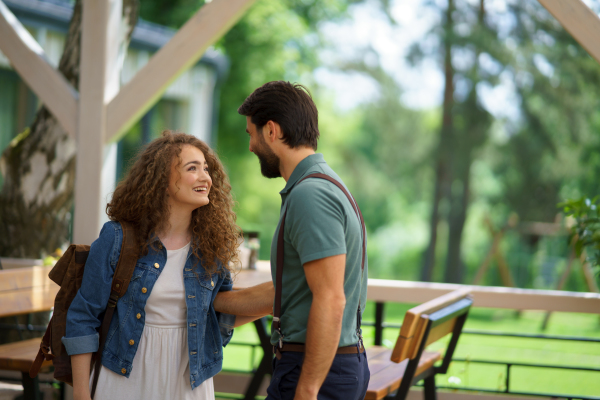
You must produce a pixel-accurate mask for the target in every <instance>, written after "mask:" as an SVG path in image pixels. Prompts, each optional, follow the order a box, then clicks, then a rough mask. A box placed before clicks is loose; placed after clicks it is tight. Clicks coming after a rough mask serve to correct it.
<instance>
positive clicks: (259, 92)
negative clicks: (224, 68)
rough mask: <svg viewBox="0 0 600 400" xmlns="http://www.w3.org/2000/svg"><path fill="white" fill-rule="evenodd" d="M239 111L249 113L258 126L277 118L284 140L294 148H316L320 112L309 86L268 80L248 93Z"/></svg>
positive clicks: (244, 113)
mask: <svg viewBox="0 0 600 400" xmlns="http://www.w3.org/2000/svg"><path fill="white" fill-rule="evenodd" d="M238 113H239V114H241V115H244V116H246V117H250V120H251V121H252V123H253V124H254V125H256V127H257V128H258V129H259V130H261V129H262V128H263V126H265V124H266V123H267V122H268V121H273V122H277V123H278V124H279V126H280V127H281V131H282V133H283V143H285V144H286V145H288V146H289V147H291V148H295V147H312V148H313V149H314V150H316V149H317V140H318V139H319V112H318V111H317V107H316V106H315V103H314V102H313V100H312V97H311V95H310V92H309V91H308V89H306V88H305V87H304V86H302V85H300V84H298V83H295V84H291V83H290V82H284V81H273V82H268V83H265V84H264V85H262V86H261V87H259V88H258V89H256V90H255V91H254V92H253V93H252V94H251V95H250V96H248V98H247V99H246V100H245V101H244V103H243V104H242V105H241V106H240V108H238Z"/></svg>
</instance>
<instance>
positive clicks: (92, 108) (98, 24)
mask: <svg viewBox="0 0 600 400" xmlns="http://www.w3.org/2000/svg"><path fill="white" fill-rule="evenodd" d="M82 6H83V7H82V13H83V14H82V23H81V29H82V31H81V64H80V65H81V72H80V83H79V88H80V106H79V125H78V132H77V149H78V151H77V164H76V169H75V171H76V172H75V220H74V223H73V241H74V242H75V243H87V244H89V243H92V242H93V241H94V240H95V239H96V238H97V237H98V233H99V232H100V221H101V214H102V212H103V210H104V206H105V205H106V202H105V200H106V199H103V198H102V169H103V164H104V159H105V157H104V152H105V150H106V149H105V145H104V143H105V137H106V102H107V97H108V96H110V95H111V94H114V93H115V92H116V89H115V82H114V79H118V74H115V73H114V68H116V67H117V63H118V57H117V56H116V54H118V47H119V39H118V35H115V32H118V31H119V29H120V27H119V25H120V16H121V14H122V1H121V0H83V3H82ZM117 88H118V82H117Z"/></svg>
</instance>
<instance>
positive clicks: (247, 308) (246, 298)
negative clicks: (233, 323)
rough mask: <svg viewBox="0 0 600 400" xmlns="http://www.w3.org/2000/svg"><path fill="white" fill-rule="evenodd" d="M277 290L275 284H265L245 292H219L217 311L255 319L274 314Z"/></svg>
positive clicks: (216, 298)
mask: <svg viewBox="0 0 600 400" xmlns="http://www.w3.org/2000/svg"><path fill="white" fill-rule="evenodd" d="M274 297H275V289H274V287H273V282H265V283H262V284H260V285H256V286H252V287H251V288H248V289H243V290H232V291H228V292H219V293H217V296H216V297H215V301H214V303H213V307H214V308H215V311H217V312H222V313H225V314H232V315H238V316H253V317H254V319H256V318H260V317H262V316H264V315H268V314H271V313H273V299H274Z"/></svg>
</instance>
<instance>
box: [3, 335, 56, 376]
mask: <svg viewBox="0 0 600 400" xmlns="http://www.w3.org/2000/svg"><path fill="white" fill-rule="evenodd" d="M41 341H42V338H34V339H28V340H22V341H20V342H15V343H7V344H3V345H0V369H2V370H10V371H21V372H28V371H29V369H30V368H31V364H32V363H33V360H35V357H36V356H37V354H38V351H39V349H40V342H41ZM49 365H52V362H51V361H46V360H44V362H43V363H42V367H44V366H49Z"/></svg>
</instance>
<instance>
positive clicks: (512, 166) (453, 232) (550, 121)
mask: <svg viewBox="0 0 600 400" xmlns="http://www.w3.org/2000/svg"><path fill="white" fill-rule="evenodd" d="M29 3H32V4H33V3H36V7H31V6H30V5H29V6H28V4H29ZM585 3H586V4H587V5H588V6H589V7H590V8H591V9H592V10H593V11H594V12H595V13H598V12H600V2H598V1H594V0H587V1H586V2H585ZM6 4H7V5H8V6H9V7H10V8H11V10H12V11H13V13H15V15H16V16H17V17H19V18H20V19H21V21H22V23H23V24H24V25H25V26H26V27H27V29H29V30H30V32H32V34H33V35H34V37H36V38H37V39H38V41H39V42H40V43H41V45H42V47H44V48H45V51H46V52H47V54H48V55H49V57H50V58H53V59H54V62H55V63H56V64H58V62H59V60H60V58H61V55H62V54H63V47H64V40H65V35H66V33H67V27H68V22H69V19H70V15H71V13H72V8H73V4H74V2H69V1H66V0H43V1H41V0H36V1H32V0H23V1H18V0H7V1H6ZM203 4H204V1H202V0H142V1H140V2H139V10H138V13H139V18H140V20H139V21H138V23H137V28H136V30H135V31H134V32H133V36H132V39H131V44H130V48H129V50H128V54H127V58H126V60H125V64H124V68H123V72H122V78H121V80H122V82H123V83H125V82H127V81H128V80H129V79H130V78H131V77H132V76H133V75H134V74H135V72H136V71H137V70H139V69H140V68H141V67H142V66H143V65H144V64H145V63H146V62H147V60H148V58H149V57H150V56H151V54H152V53H153V52H155V51H156V50H157V49H158V48H160V46H162V45H164V43H166V42H167V41H168V39H169V38H170V37H171V36H172V35H173V33H174V32H175V30H176V29H178V28H179V27H181V26H182V25H183V24H184V23H185V22H186V21H187V20H188V19H189V17H190V16H191V15H193V13H194V12H195V11H197V10H198V9H199V8H200V7H201V6H202V5H203ZM3 60H4V61H3ZM271 80H287V81H291V82H299V83H302V84H304V85H305V86H306V87H308V88H309V90H310V91H311V93H312V96H313V98H314V100H315V102H316V104H317V106H318V109H319V112H320V131H321V135H322V137H321V140H320V142H319V149H318V151H319V152H322V153H323V154H324V155H325V159H326V160H327V161H328V162H329V163H330V165H331V166H332V167H333V168H334V169H335V170H336V171H337V172H338V174H339V175H340V176H341V177H342V179H343V180H344V181H345V182H346V184H347V185H348V186H349V188H350V189H351V191H352V192H353V194H354V195H355V197H356V198H357V200H358V203H359V205H360V207H361V209H362V211H363V214H364V216H365V221H366V224H367V230H368V237H369V246H368V251H369V254H368V255H369V261H370V262H369V266H370V268H369V276H370V277H372V278H386V279H407V280H424V281H445V282H462V283H473V282H476V283H483V284H490V285H507V286H518V287H528V288H557V287H559V286H560V287H561V288H563V289H569V290H576V291H579V290H586V291H587V290H593V289H594V288H595V286H594V285H595V282H594V278H590V274H589V271H588V272H587V275H586V273H582V268H580V266H581V264H582V262H581V261H580V260H579V253H577V254H575V253H573V251H572V248H573V246H571V244H572V242H571V239H572V236H570V235H569V231H568V230H567V229H566V228H565V218H564V215H563V214H562V213H561V207H559V206H558V204H559V203H561V202H562V201H565V200H567V199H579V198H582V197H587V198H593V197H594V196H596V195H597V194H600V181H599V180H598V178H597V177H598V172H599V171H600V135H599V133H600V96H599V90H600V89H599V88H600V86H599V83H600V65H599V64H598V62H596V61H595V60H594V59H592V58H591V57H590V56H589V55H588V53H587V52H586V51H585V50H584V49H583V48H582V47H581V46H580V45H579V44H578V43H577V42H576V41H575V40H574V39H573V38H572V37H571V35H570V34H569V33H567V32H566V31H565V30H564V29H563V28H562V27H561V25H560V24H559V23H558V22H557V21H556V20H555V19H554V18H553V17H552V16H551V15H550V14H549V13H548V12H547V11H546V10H545V9H544V8H543V7H542V6H541V5H540V4H539V3H538V2H537V1H536V0H519V1H516V0H407V1H390V0H365V1H355V0H346V1H343V0H327V1H315V0H284V1H280V0H260V1H257V2H256V3H255V4H254V5H253V6H252V7H251V8H250V10H249V11H248V12H247V13H246V14H245V15H244V16H243V17H242V19H241V20H240V21H239V22H238V23H237V24H236V25H235V26H234V27H233V28H232V29H231V30H230V31H229V32H227V34H226V35H225V36H224V37H223V38H222V39H221V40H219V42H218V43H217V44H216V45H215V46H213V47H212V48H211V49H210V50H209V51H208V52H207V53H206V54H205V55H204V56H203V58H202V59H201V60H200V62H199V63H197V64H196V65H195V66H193V67H192V68H191V69H190V70H189V71H188V72H186V73H185V74H184V75H182V76H181V77H180V78H178V80H177V81H176V82H174V83H173V84H172V85H171V86H170V87H169V89H168V90H167V91H166V92H165V94H164V95H163V96H162V97H161V98H160V100H159V101H158V103H157V104H156V105H155V106H154V107H153V108H152V109H151V110H150V111H149V112H148V113H146V114H145V115H144V116H143V117H142V118H141V119H140V121H139V122H138V123H137V124H135V126H133V128H131V129H130V130H129V131H128V132H127V133H126V134H125V135H124V136H123V137H122V138H121V139H120V141H119V143H118V145H117V147H116V149H117V150H116V152H115V154H114V158H115V160H116V162H115V166H114V172H113V173H114V174H115V175H116V177H117V178H116V179H117V180H118V179H120V178H121V177H122V176H123V174H124V173H125V171H126V170H127V165H128V163H129V162H130V160H131V159H132V157H133V156H134V155H135V153H136V152H137V151H138V150H139V149H140V147H141V146H143V145H144V144H145V143H147V142H149V141H150V140H152V139H153V138H155V137H157V136H158V135H159V134H160V132H161V131H162V130H163V129H175V130H181V131H184V132H188V133H192V134H195V135H197V136H199V137H201V138H203V139H205V140H207V141H209V142H210V143H211V144H212V146H213V147H214V148H216V150H217V152H218V154H219V155H220V157H221V159H222V161H223V163H224V164H225V166H226V168H227V170H228V172H229V176H230V179H231V184H232V186H233V191H234V194H235V198H236V201H237V205H236V212H237V215H238V223H239V225H240V227H241V228H242V229H243V230H244V231H251V232H258V236H259V239H260V250H259V258H260V259H268V258H269V254H270V253H269V251H270V245H271V238H272V234H273V231H274V229H275V226H276V224H277V220H278V217H279V208H280V197H279V194H278V192H279V190H281V189H282V188H283V186H284V181H283V180H281V179H279V180H267V179H265V178H263V177H262V176H261V175H260V170H259V166H258V162H257V159H256V157H255V156H254V155H253V154H252V153H250V152H249V151H248V137H247V135H246V134H245V132H244V130H245V119H244V118H243V117H241V116H239V115H238V114H237V108H238V107H239V105H240V104H241V103H242V102H243V101H244V99H245V98H246V96H248V95H249V94H250V93H251V92H252V91H253V90H254V89H255V88H257V87H258V86H260V85H262V84H263V83H265V82H267V81H271ZM0 87H1V90H0V146H1V147H2V150H4V149H7V150H6V152H5V153H4V158H3V160H4V161H3V165H4V170H3V171H4V175H6V171H7V168H6V166H7V165H10V160H11V154H10V148H11V146H10V143H16V142H18V141H19V140H23V137H24V136H27V132H28V129H29V128H28V127H29V126H31V125H32V123H34V121H35V118H36V110H38V108H39V102H38V101H37V100H36V98H35V95H34V94H33V93H32V92H31V91H30V90H29V89H28V88H27V86H26V85H25V84H24V83H23V82H22V81H21V79H20V78H19V76H18V75H17V74H16V73H15V72H14V71H12V70H11V68H10V65H9V63H8V62H7V60H6V59H4V58H2V59H0ZM65 173H66V172H65ZM54 179H56V177H55V178H54ZM7 182H8V181H7ZM10 184H11V185H14V182H13V183H10ZM12 190H13V188H11V187H10V185H8V184H7V185H4V187H3V189H2V192H1V194H0V197H1V198H2V199H0V202H1V201H4V203H2V204H4V205H5V207H4V209H5V212H4V214H3V218H5V220H8V218H13V216H14V215H20V214H23V213H22V212H20V211H19V210H17V211H15V210H9V206H8V204H9V202H10V195H11V194H10V193H11V191H12ZM69 190H71V191H72V182H71V181H70V180H69V184H68V185H67V186H66V189H65V192H66V195H65V196H63V197H64V198H66V199H71V198H72V192H71V194H70V195H69ZM53 207H55V210H52V209H50V211H48V210H46V211H45V212H46V213H47V214H52V213H53V215H61V216H62V217H61V218H62V220H63V221H66V222H65V224H64V229H63V231H61V232H63V234H62V235H55V236H58V239H57V240H56V241H54V242H53V243H52V244H45V243H47V242H48V240H45V241H42V240H41V239H40V242H39V243H37V244H34V245H30V246H29V247H26V246H25V245H22V244H18V245H15V243H14V242H11V241H10V240H9V237H10V236H12V235H8V234H6V235H3V236H4V238H0V255H2V256H3V257H29V258H35V259H38V258H43V257H46V256H47V255H49V254H52V252H53V251H54V249H55V248H56V247H59V246H58V245H60V244H61V243H63V244H64V243H66V239H67V238H68V235H69V232H68V231H69V226H68V224H69V221H70V218H71V210H72V200H70V202H69V200H65V201H63V202H62V203H61V204H58V203H57V204H56V205H55V206H53ZM59 209H60V210H59ZM61 210H62V211H61ZM32 218H33V217H32ZM44 221H45V220H44ZM34 223H35V224H36V226H40V225H42V223H41V222H40V220H39V219H38V220H35V221H34ZM44 223H45V222H44ZM22 224H23V225H25V222H22ZM55 232H56V230H55ZM21 242H23V241H22V240H21ZM57 244H58V245H57ZM582 260H585V257H583V258H582ZM584 272H585V271H584Z"/></svg>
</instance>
